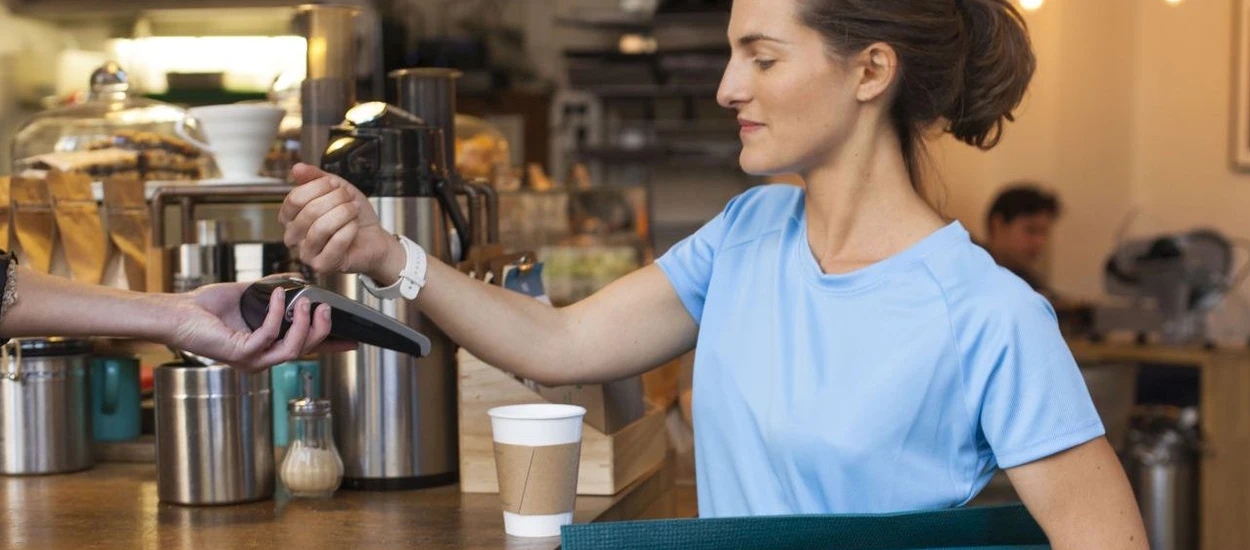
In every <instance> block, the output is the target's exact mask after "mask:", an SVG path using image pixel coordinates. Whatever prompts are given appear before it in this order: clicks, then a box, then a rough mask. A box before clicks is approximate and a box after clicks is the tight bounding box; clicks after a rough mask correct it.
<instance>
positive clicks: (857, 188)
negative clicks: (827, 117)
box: [803, 131, 945, 273]
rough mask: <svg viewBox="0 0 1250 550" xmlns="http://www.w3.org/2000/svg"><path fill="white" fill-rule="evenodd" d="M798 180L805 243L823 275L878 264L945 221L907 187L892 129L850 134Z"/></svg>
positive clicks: (901, 158)
mask: <svg viewBox="0 0 1250 550" xmlns="http://www.w3.org/2000/svg"><path fill="white" fill-rule="evenodd" d="M803 180H804V182H805V184H806V188H807V198H806V204H805V208H806V209H807V235H808V236H807V239H808V246H809V247H811V251H812V254H813V255H814V256H815V257H816V260H817V261H818V262H819V263H820V267H821V269H822V270H823V271H824V272H825V273H846V272H849V271H854V270H856V269H860V268H862V267H865V266H868V265H871V264H873V263H876V262H879V261H881V260H883V259H885V258H888V257H890V256H892V255H894V254H897V253H899V252H901V251H903V250H905V249H907V248H908V247H910V246H912V245H913V244H915V243H916V242H919V241H920V240H921V239H924V238H925V237H926V236H928V235H929V234H931V233H933V232H934V231H937V230H938V229H940V228H941V227H942V226H943V225H945V221H944V220H942V218H941V217H940V216H938V214H937V212H935V211H934V210H933V208H932V207H930V206H929V204H928V203H926V202H925V200H924V198H922V197H921V196H920V194H919V193H917V192H916V191H915V189H914V188H913V187H912V183H911V178H910V177H909V175H908V171H907V163H906V161H905V160H904V158H903V154H902V149H901V147H900V146H899V141H898V138H897V137H896V136H895V134H894V133H893V132H891V131H883V132H878V133H876V134H875V135H866V136H863V137H861V138H858V139H856V138H852V140H851V141H850V142H848V143H847V146H846V147H843V148H842V150H841V152H840V154H839V155H838V156H836V157H831V158H829V159H826V160H825V161H824V162H822V163H820V164H819V165H817V166H816V167H815V168H813V169H812V170H809V171H807V172H806V173H804V174H803Z"/></svg>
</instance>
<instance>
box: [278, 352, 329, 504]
mask: <svg viewBox="0 0 1250 550" xmlns="http://www.w3.org/2000/svg"><path fill="white" fill-rule="evenodd" d="M312 394H313V391H312V374H310V373H304V398H303V399H292V400H291V401H290V403H288V404H287V412H288V415H287V416H288V420H287V422H288V426H289V428H290V434H291V435H290V437H291V442H290V445H289V446H288V447H287V452H286V456H285V457H284V458H283V459H282V467H281V469H279V471H278V474H279V476H280V477H281V478H282V483H283V484H284V485H285V486H286V488H287V491H288V492H289V493H290V494H291V496H292V497H297V498H329V497H330V496H332V495H333V494H334V492H335V491H337V490H338V488H339V483H340V482H342V480H343V460H342V458H340V457H339V451H338V448H337V447H335V446H334V428H333V423H332V418H331V416H330V401H329V400H327V399H313V398H312V397H311V396H312Z"/></svg>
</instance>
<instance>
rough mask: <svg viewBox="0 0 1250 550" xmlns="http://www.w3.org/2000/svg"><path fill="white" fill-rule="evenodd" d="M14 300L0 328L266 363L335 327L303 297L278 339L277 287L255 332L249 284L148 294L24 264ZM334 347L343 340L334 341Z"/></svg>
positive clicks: (289, 355) (8, 334) (238, 363)
mask: <svg viewBox="0 0 1250 550" xmlns="http://www.w3.org/2000/svg"><path fill="white" fill-rule="evenodd" d="M15 282H16V288H15V290H16V295H17V300H16V301H15V302H14V303H13V304H12V305H10V306H9V307H8V308H6V309H5V311H4V312H3V317H0V335H2V336H3V337H5V338H20V337H24V336H67V337H87V336H116V337H129V338H140V339H145V340H151V341H155V342H160V343H163V344H168V345H170V346H173V347H175V348H178V349H182V350H186V351H189V352H192V353H196V354H199V355H203V356H206V357H210V358H213V359H217V360H220V361H222V362H224V363H226V364H229V365H231V366H235V367H239V368H249V369H253V368H264V367H269V366H272V365H275V364H278V363H282V362H285V361H289V360H291V359H294V358H296V357H299V356H300V355H303V354H305V353H308V352H309V351H312V350H313V349H314V348H317V347H318V345H319V344H321V342H322V341H323V340H324V339H325V337H326V336H327V335H328V334H329V332H330V315H329V313H330V312H329V309H328V308H327V307H326V306H321V307H319V308H318V310H317V311H316V312H312V311H310V310H309V307H308V304H307V303H304V304H303V305H302V306H301V307H300V308H298V309H297V311H296V314H295V318H294V320H293V323H292V326H291V328H290V330H289V331H288V332H287V334H286V336H285V337H284V338H282V339H281V340H279V339H278V331H279V328H280V327H281V325H282V311H283V305H284V304H285V301H284V300H285V298H284V297H283V296H282V294H281V293H280V291H279V292H275V293H274V295H273V296H272V297H271V300H270V314H269V316H268V317H267V318H266V319H265V321H264V323H263V324H262V325H261V327H259V328H258V329H257V330H256V331H255V332H253V331H251V330H250V329H249V328H248V327H247V325H246V324H245V323H244V322H243V317H242V314H241V313H240V312H239V298H240V296H242V294H243V291H244V289H246V288H247V285H246V284H244V283H234V284H222V285H212V286H208V287H204V288H201V289H199V290H197V291H195V292H191V293H186V294H144V293H139V292H129V291H124V290H117V289H112V288H107V287H101V286H92V285H85V284H82V283H76V282H73V281H70V280H68V279H64V278H61V277H54V276H52V275H47V274H43V273H38V272H35V271H31V270H28V269H24V268H20V267H19V268H18V269H17V273H16V279H15ZM336 347H339V348H341V347H343V346H342V345H336Z"/></svg>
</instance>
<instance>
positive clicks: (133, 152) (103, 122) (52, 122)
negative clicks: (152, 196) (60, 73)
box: [11, 62, 216, 181]
mask: <svg viewBox="0 0 1250 550" xmlns="http://www.w3.org/2000/svg"><path fill="white" fill-rule="evenodd" d="M90 89H91V91H90V93H89V94H87V96H86V99H84V100H83V101H81V102H79V103H77V104H74V105H70V106H66V107H60V108H55V109H50V110H47V111H44V112H41V113H39V114H36V115H35V116H33V117H32V118H31V119H30V120H28V121H27V122H26V123H25V124H24V125H23V126H22V127H21V129H20V130H18V132H17V134H16V135H15V136H14V138H13V150H12V153H13V156H12V158H13V166H12V172H11V173H12V174H13V175H21V174H22V173H23V172H26V171H28V170H47V169H49V168H55V169H58V170H63V171H79V172H85V173H87V174H89V175H91V176H93V177H95V178H97V179H100V178H104V177H108V176H112V175H118V174H124V175H134V176H136V177H138V178H139V179H140V180H142V181H158V180H159V181H165V180H175V181H176V180H198V179H201V178H205V177H213V176H215V175H216V167H215V166H214V165H213V162H212V158H211V155H208V154H205V153H204V152H203V151H201V150H200V149H198V148H196V147H195V146H193V145H191V144H190V143H188V142H187V141H186V140H183V139H181V138H179V137H178V136H177V134H176V133H175V127H176V126H178V125H179V124H182V125H184V126H185V128H184V130H185V132H186V133H187V134H189V135H190V136H191V137H193V138H196V139H201V140H202V139H203V135H202V134H201V133H200V131H199V125H198V123H196V121H195V119H194V117H192V116H191V115H190V114H189V113H188V112H187V111H186V110H185V109H183V108H181V107H177V106H174V105H170V104H168V103H162V102H159V101H154V100H150V99H147V98H144V97H141V96H139V95H138V94H136V93H133V90H132V89H131V87H130V83H129V80H128V79H127V77H126V73H125V71H123V70H122V69H121V67H120V66H118V65H117V64H116V63H113V62H109V63H106V64H105V65H104V66H102V67H100V68H99V69H97V70H96V71H95V72H94V73H93V74H92V75H91V87H90Z"/></svg>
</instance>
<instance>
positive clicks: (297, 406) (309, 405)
mask: <svg viewBox="0 0 1250 550" xmlns="http://www.w3.org/2000/svg"><path fill="white" fill-rule="evenodd" d="M286 408H287V411H289V412H290V413H291V414H298V415H301V416H324V415H327V414H330V400H328V399H309V398H307V397H305V398H303V399H292V400H291V401H290V402H289V403H287V406H286Z"/></svg>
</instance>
